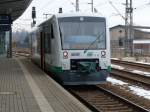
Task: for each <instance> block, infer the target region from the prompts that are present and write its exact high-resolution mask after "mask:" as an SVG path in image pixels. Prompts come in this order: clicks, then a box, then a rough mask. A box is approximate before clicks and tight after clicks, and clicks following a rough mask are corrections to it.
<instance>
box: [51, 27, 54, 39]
mask: <svg viewBox="0 0 150 112" xmlns="http://www.w3.org/2000/svg"><path fill="white" fill-rule="evenodd" d="M53 28H54V27H53V24H51V38H52V39H54V29H53Z"/></svg>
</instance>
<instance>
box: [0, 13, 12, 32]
mask: <svg viewBox="0 0 150 112" xmlns="http://www.w3.org/2000/svg"><path fill="white" fill-rule="evenodd" d="M11 23H12V21H11V17H10V16H9V15H5V14H0V31H9V30H10V28H11Z"/></svg>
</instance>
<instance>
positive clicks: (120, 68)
mask: <svg viewBox="0 0 150 112" xmlns="http://www.w3.org/2000/svg"><path fill="white" fill-rule="evenodd" d="M111 66H112V68H116V69H119V70H123V69H124V67H122V66H119V65H114V64H111Z"/></svg>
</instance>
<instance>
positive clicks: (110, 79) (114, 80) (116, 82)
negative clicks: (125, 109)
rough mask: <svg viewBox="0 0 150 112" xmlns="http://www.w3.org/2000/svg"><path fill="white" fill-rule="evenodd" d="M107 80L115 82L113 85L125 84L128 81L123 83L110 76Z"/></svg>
mask: <svg viewBox="0 0 150 112" xmlns="http://www.w3.org/2000/svg"><path fill="white" fill-rule="evenodd" d="M107 81H108V82H111V83H112V84H115V85H125V84H128V83H125V82H123V81H121V80H118V79H115V78H112V77H108V78H107Z"/></svg>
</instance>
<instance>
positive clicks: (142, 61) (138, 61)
mask: <svg viewBox="0 0 150 112" xmlns="http://www.w3.org/2000/svg"><path fill="white" fill-rule="evenodd" d="M135 63H141V64H146V65H150V63H147V62H143V61H137V62H135Z"/></svg>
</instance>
